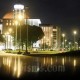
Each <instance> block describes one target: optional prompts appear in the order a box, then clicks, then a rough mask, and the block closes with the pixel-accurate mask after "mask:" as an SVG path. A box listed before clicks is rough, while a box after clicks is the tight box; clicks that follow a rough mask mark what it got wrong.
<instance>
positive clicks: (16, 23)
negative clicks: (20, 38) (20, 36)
mask: <svg viewBox="0 0 80 80" xmlns="http://www.w3.org/2000/svg"><path fill="white" fill-rule="evenodd" d="M15 25H16V39H15V45H16V49H17V25H18V21H17V20H16V21H15Z"/></svg>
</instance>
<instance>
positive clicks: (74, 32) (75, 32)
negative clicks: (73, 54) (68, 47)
mask: <svg viewBox="0 0 80 80" xmlns="http://www.w3.org/2000/svg"><path fill="white" fill-rule="evenodd" d="M73 34H74V50H75V41H76V39H75V35H76V34H77V31H73Z"/></svg>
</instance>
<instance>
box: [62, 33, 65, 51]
mask: <svg viewBox="0 0 80 80" xmlns="http://www.w3.org/2000/svg"><path fill="white" fill-rule="evenodd" d="M62 37H63V50H64V40H65V39H64V38H65V34H64V33H63V34H62Z"/></svg>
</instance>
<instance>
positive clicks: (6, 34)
mask: <svg viewBox="0 0 80 80" xmlns="http://www.w3.org/2000/svg"><path fill="white" fill-rule="evenodd" d="M8 35H9V33H8V32H6V33H5V36H6V49H7V51H8Z"/></svg>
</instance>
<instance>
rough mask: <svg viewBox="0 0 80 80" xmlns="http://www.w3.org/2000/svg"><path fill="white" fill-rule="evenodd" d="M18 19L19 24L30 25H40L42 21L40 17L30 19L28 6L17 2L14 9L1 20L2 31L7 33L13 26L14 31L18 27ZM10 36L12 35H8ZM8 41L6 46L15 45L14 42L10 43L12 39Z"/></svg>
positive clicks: (0, 30)
mask: <svg viewBox="0 0 80 80" xmlns="http://www.w3.org/2000/svg"><path fill="white" fill-rule="evenodd" d="M20 19H21V20H20ZM16 21H17V22H18V24H17V25H23V24H29V25H35V26H39V24H40V23H41V21H40V19H30V17H29V13H28V7H25V6H24V5H22V4H15V5H14V7H13V10H12V11H10V12H8V13H6V14H5V15H4V16H3V18H2V19H1V20H0V32H1V33H2V34H5V33H7V32H9V29H10V28H11V29H12V33H14V32H13V29H16V23H15V22H16ZM8 38H11V37H10V36H8ZM7 42H8V43H6V44H7V45H6V47H7V46H8V48H11V47H10V46H12V45H13V43H10V42H11V40H10V39H8V41H7Z"/></svg>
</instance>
